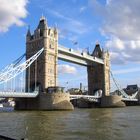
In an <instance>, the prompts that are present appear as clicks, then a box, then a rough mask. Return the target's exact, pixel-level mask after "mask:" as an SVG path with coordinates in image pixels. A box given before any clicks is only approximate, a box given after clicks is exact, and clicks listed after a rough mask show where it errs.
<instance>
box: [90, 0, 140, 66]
mask: <svg viewBox="0 0 140 140" xmlns="http://www.w3.org/2000/svg"><path fill="white" fill-rule="evenodd" d="M90 2H91V3H90V4H92V6H93V10H94V13H95V11H96V14H98V16H101V17H102V19H103V24H102V27H101V33H102V34H103V35H105V36H106V37H107V38H109V40H108V41H107V42H106V44H105V45H106V47H107V48H108V49H109V50H110V51H111V53H112V63H115V64H116V63H117V64H124V63H127V62H132V61H133V62H140V55H139V54H140V32H139V31H140V26H139V25H140V12H139V9H140V1H139V0H133V1H132V0H126V1H123V0H106V4H105V5H104V4H101V3H99V2H98V1H97V0H90Z"/></svg>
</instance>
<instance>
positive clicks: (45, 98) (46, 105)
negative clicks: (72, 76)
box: [15, 93, 74, 110]
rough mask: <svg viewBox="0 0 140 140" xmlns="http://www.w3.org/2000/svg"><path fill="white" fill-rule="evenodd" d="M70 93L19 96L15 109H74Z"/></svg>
mask: <svg viewBox="0 0 140 140" xmlns="http://www.w3.org/2000/svg"><path fill="white" fill-rule="evenodd" d="M73 109H74V107H73V105H72V104H71V102H70V98H69V94H66V93H53V94H48V93H40V94H39V96H38V97H37V98H22V99H21V98H17V99H16V105H15V110H73Z"/></svg>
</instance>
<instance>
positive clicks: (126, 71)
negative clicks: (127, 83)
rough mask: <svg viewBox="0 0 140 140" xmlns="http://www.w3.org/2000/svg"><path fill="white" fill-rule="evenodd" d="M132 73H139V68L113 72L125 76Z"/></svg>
mask: <svg viewBox="0 0 140 140" xmlns="http://www.w3.org/2000/svg"><path fill="white" fill-rule="evenodd" d="M134 72H140V68H130V69H121V70H116V71H114V72H113V74H116V75H117V74H118V75H120V74H127V73H134Z"/></svg>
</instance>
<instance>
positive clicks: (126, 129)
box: [0, 106, 140, 140]
mask: <svg viewBox="0 0 140 140" xmlns="http://www.w3.org/2000/svg"><path fill="white" fill-rule="evenodd" d="M139 130H140V106H133V107H132V106H131V107H125V108H106V109H105V108H92V109H75V110H74V111H12V110H1V112H0V135H5V136H8V137H12V138H15V139H19V140H20V139H21V138H25V137H26V138H28V140H132V139H135V140H139V139H140V131H139Z"/></svg>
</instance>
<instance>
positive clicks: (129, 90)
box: [124, 85, 139, 95]
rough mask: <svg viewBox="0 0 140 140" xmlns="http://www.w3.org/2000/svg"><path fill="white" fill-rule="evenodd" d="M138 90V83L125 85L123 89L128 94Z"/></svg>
mask: <svg viewBox="0 0 140 140" xmlns="http://www.w3.org/2000/svg"><path fill="white" fill-rule="evenodd" d="M138 90H139V87H138V85H127V87H126V89H124V91H125V92H126V93H127V94H128V95H132V94H134V93H135V92H136V91H138Z"/></svg>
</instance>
